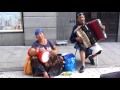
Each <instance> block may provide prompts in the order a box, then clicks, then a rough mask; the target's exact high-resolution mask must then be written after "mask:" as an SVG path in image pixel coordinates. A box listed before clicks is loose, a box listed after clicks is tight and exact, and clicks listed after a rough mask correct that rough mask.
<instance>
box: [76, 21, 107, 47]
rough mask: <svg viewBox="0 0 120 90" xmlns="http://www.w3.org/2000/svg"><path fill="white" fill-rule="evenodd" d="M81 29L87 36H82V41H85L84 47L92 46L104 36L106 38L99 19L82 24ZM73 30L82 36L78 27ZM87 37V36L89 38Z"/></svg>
mask: <svg viewBox="0 0 120 90" xmlns="http://www.w3.org/2000/svg"><path fill="white" fill-rule="evenodd" d="M81 29H82V31H83V32H84V33H85V34H86V35H85V36H87V37H85V38H82V39H83V42H84V43H85V42H87V43H85V44H86V45H85V46H86V48H89V47H91V46H93V45H94V44H95V43H96V42H99V41H102V40H104V39H105V38H107V35H106V33H105V30H104V29H103V28H102V23H101V21H100V19H96V20H93V21H90V22H88V23H87V24H85V25H83V26H82V27H81ZM75 32H76V33H77V35H78V36H79V37H81V36H83V34H82V33H81V31H80V28H77V30H75ZM87 38H89V40H88V39H87ZM88 42H90V43H88ZM90 44H91V45H90Z"/></svg>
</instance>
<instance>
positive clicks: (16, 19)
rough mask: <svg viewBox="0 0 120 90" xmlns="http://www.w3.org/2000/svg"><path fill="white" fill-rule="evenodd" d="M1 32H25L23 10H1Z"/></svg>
mask: <svg viewBox="0 0 120 90" xmlns="http://www.w3.org/2000/svg"><path fill="white" fill-rule="evenodd" d="M0 32H23V27H22V13H21V12H0Z"/></svg>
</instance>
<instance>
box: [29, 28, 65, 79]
mask: <svg viewBox="0 0 120 90" xmlns="http://www.w3.org/2000/svg"><path fill="white" fill-rule="evenodd" d="M35 36H36V38H37V39H38V40H37V41H35V42H34V43H33V45H32V47H31V48H30V49H29V51H28V54H29V56H31V57H32V59H31V66H32V73H33V75H34V76H38V75H39V76H43V77H44V78H52V77H54V76H57V75H59V74H61V72H62V69H63V58H62V57H60V56H57V51H58V49H57V47H56V46H55V44H54V43H53V42H51V41H50V40H47V39H46V38H45V37H44V33H43V30H41V29H37V30H36V31H35ZM44 50H47V51H49V53H50V59H49V61H48V62H46V63H42V62H40V60H39V58H38V56H37V53H38V52H39V51H44Z"/></svg>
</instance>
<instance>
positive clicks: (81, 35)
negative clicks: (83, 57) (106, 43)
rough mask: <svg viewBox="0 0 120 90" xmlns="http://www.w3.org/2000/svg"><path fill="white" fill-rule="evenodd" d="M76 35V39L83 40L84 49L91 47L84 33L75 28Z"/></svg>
mask: <svg viewBox="0 0 120 90" xmlns="http://www.w3.org/2000/svg"><path fill="white" fill-rule="evenodd" d="M75 31H76V34H77V36H78V37H81V38H82V40H83V44H84V45H85V47H86V48H89V47H91V42H90V40H89V38H88V36H87V35H86V33H85V32H84V31H83V30H82V29H81V28H77V30H75Z"/></svg>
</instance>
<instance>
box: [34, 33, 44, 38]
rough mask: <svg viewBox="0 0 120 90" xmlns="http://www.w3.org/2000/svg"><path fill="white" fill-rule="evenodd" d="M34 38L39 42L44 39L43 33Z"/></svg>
mask: <svg viewBox="0 0 120 90" xmlns="http://www.w3.org/2000/svg"><path fill="white" fill-rule="evenodd" d="M36 37H37V39H38V40H41V39H43V38H44V34H43V33H39V34H38V35H37V36H36Z"/></svg>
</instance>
